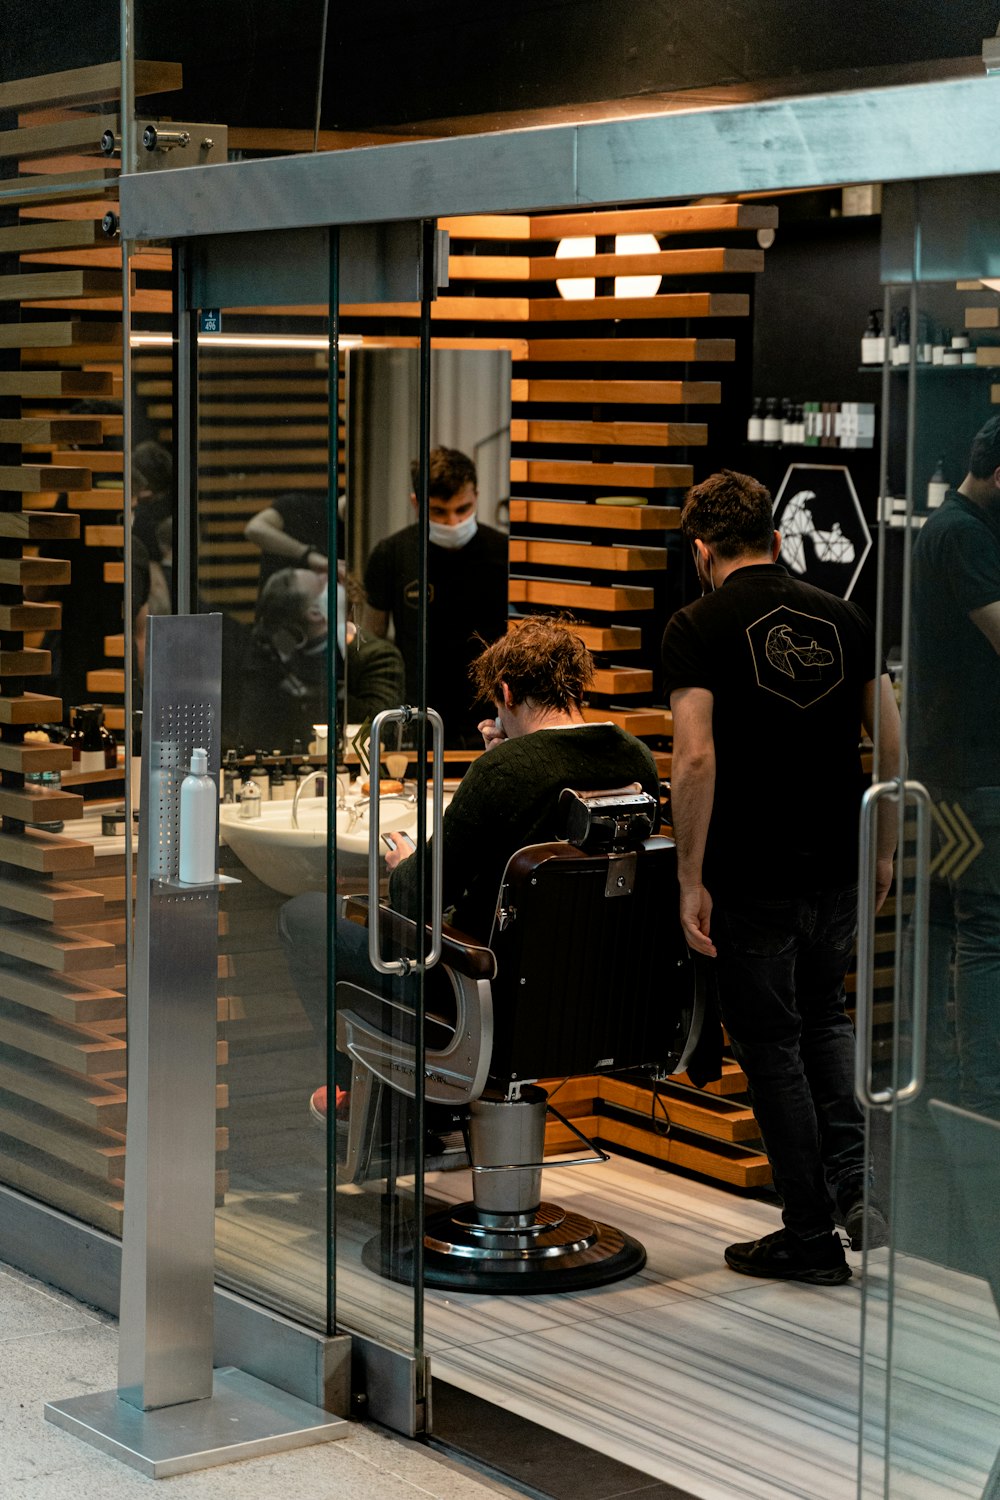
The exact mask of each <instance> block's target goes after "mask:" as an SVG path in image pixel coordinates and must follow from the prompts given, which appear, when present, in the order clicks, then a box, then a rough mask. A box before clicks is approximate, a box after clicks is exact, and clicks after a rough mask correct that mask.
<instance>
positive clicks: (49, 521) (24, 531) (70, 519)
mask: <svg viewBox="0 0 1000 1500" xmlns="http://www.w3.org/2000/svg"><path fill="white" fill-rule="evenodd" d="M2 472H3V471H2V470H0V473H2ZM79 535H80V518H79V516H68V515H62V514H59V515H50V514H49V513H48V512H46V511H38V510H3V511H0V537H2V536H9V537H15V538H16V539H17V540H19V541H25V542H44V541H52V540H62V539H64V538H67V537H69V538H72V537H78V536H79Z"/></svg>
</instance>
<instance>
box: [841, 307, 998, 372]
mask: <svg viewBox="0 0 1000 1500" xmlns="http://www.w3.org/2000/svg"><path fill="white" fill-rule="evenodd" d="M988 347H991V346H990V345H988V344H979V345H976V344H973V342H972V339H971V337H970V335H969V334H968V333H952V331H951V329H950V328H948V327H945V326H943V325H942V326H940V327H939V326H937V325H936V324H934V323H933V322H932V321H931V319H930V318H929V317H928V315H927V314H926V313H923V312H922V313H920V315H919V317H918V320H917V329H916V337H915V339H914V335H913V333H912V331H911V328H910V310H909V308H907V307H901V308H900V309H899V311H898V312H897V314H896V316H895V318H894V319H893V323H892V327H891V329H890V330H889V334H888V337H886V333H885V330H884V328H883V326H882V315H881V313H879V311H878V309H877V308H873V309H872V311H871V312H870V313H869V314H868V322H867V323H866V325H865V331H864V333H863V334H862V335H861V365H860V369H861V372H862V373H863V374H869V373H870V372H872V371H873V370H877V371H879V372H881V370H882V368H883V366H884V365H885V364H886V363H888V364H889V366H890V368H891V369H892V370H893V371H900V372H904V373H905V372H906V371H907V370H909V368H910V365H911V363H912V362H914V361H915V362H916V364H917V365H918V366H919V367H920V370H921V373H923V372H924V371H925V370H928V369H932V370H933V369H940V370H951V371H954V370H973V371H975V370H978V371H981V372H982V373H983V374H986V375H988V374H990V373H991V370H990V366H988V365H984V364H981V363H980V361H979V354H978V351H979V349H980V348H988ZM992 347H994V348H995V347H996V346H995V345H993V346H992Z"/></svg>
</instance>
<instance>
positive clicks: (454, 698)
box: [365, 525, 507, 745]
mask: <svg viewBox="0 0 1000 1500" xmlns="http://www.w3.org/2000/svg"><path fill="white" fill-rule="evenodd" d="M418 563H419V526H417V525H413V526H407V527H406V528H405V529H404V530H403V531H397V532H395V533H394V534H393V535H392V536H389V537H386V538H385V540H384V541H382V542H379V544H378V546H377V547H375V548H374V550H373V551H372V555H371V557H370V558H369V559H368V566H367V568H366V569H365V593H366V594H367V596H368V602H369V604H370V605H371V606H372V608H373V609H378V610H383V611H385V612H386V613H387V614H391V616H392V621H393V627H394V630H395V633H396V645H397V646H398V647H399V649H400V651H401V652H402V653H403V663H404V665H405V667H406V692H407V697H408V699H409V701H410V702H411V703H415V702H416V701H417V660H418V651H417V610H418V605H419V601H420V589H419V583H418V576H417V575H418ZM427 581H428V607H427V630H428V649H427V702H428V704H429V705H430V707H431V708H436V709H437V711H438V713H439V714H440V715H441V717H442V718H443V720H444V729H445V743H446V744H447V745H462V744H463V743H472V744H481V743H482V741H481V739H480V738H479V736H478V734H477V732H476V725H477V723H478V722H479V720H480V719H482V718H484V717H485V715H486V714H487V713H489V712H491V711H492V710H491V705H489V704H486V705H482V704H479V705H476V704H474V703H473V702H472V687H471V685H470V683H469V663H470V662H471V661H473V659H474V658H475V657H476V656H478V655H479V652H480V650H481V649H482V647H481V646H480V644H479V641H478V640H477V639H476V637H477V636H481V637H482V639H483V640H484V641H487V642H490V641H495V640H496V639H497V637H498V636H501V635H503V634H504V633H505V632H506V630H507V538H506V537H505V536H504V535H503V533H502V532H499V531H494V530H493V528H492V527H490V526H482V525H480V526H479V527H478V528H477V530H476V534H475V536H474V537H473V538H472V540H471V541H470V542H467V543H466V545H465V546H464V547H456V548H455V549H453V550H451V549H449V548H447V547H437V546H435V545H434V544H433V543H432V544H431V545H430V546H429V547H428V580H427Z"/></svg>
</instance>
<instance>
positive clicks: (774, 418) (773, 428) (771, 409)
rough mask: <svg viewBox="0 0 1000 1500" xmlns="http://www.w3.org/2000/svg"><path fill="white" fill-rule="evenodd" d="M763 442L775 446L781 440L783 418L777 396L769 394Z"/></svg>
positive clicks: (765, 408) (766, 402) (765, 407)
mask: <svg viewBox="0 0 1000 1500" xmlns="http://www.w3.org/2000/svg"><path fill="white" fill-rule="evenodd" d="M762 441H763V442H765V443H767V444H768V445H769V446H771V447H775V446H776V445H777V444H778V443H780V442H781V418H780V417H779V415H778V398H777V396H768V398H767V400H766V401H765V403H764V436H763V439H762Z"/></svg>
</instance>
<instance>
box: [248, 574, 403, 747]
mask: <svg viewBox="0 0 1000 1500" xmlns="http://www.w3.org/2000/svg"><path fill="white" fill-rule="evenodd" d="M341 569H342V565H341ZM341 569H338V578H337V583H336V590H335V594H334V599H335V602H336V609H337V616H336V648H337V655H338V661H337V684H338V696H339V698H340V700H341V701H340V706H339V715H340V717H341V719H342V721H343V722H346V723H350V724H357V723H361V722H363V721H364V720H365V719H366V718H368V717H369V716H373V715H375V714H377V713H378V712H379V710H380V709H383V708H391V707H393V706H395V705H396V704H398V703H400V702H401V701H402V695H403V661H402V657H401V656H400V654H399V651H398V650H397V648H396V647H395V646H394V645H393V644H392V642H391V641H384V640H380V639H379V638H378V637H377V636H372V635H368V634H366V633H365V632H364V631H362V630H360V629H359V628H358V626H357V625H356V624H355V622H354V620H353V619H351V618H350V616H351V614H352V613H353V607H352V606H353V604H354V603H357V602H358V601H359V599H360V597H361V593H360V589H359V588H358V586H357V584H356V583H355V581H354V580H353V579H350V578H348V577H346V576H345V575H344V574H343V573H342V571H341ZM328 612H329V584H328V580H327V575H326V574H322V573H317V572H314V571H313V570H312V569H311V568H282V569H280V570H279V571H278V572H277V573H274V574H273V575H272V576H271V577H270V578H269V579H268V580H267V583H266V584H265V585H264V588H263V589H262V590H261V595H260V598H259V600H258V601H257V612H256V617H255V620H254V626H253V633H252V636H251V642H250V648H249V652H248V655H247V658H246V661H245V664H244V671H243V674H242V677H243V680H242V690H241V703H240V718H239V738H240V739H241V740H242V741H243V742H244V743H245V744H248V745H254V744H256V745H263V746H265V747H266V748H267V749H269V750H272V749H279V750H285V751H287V750H290V749H291V748H292V746H293V744H294V742H295V741H296V740H301V742H302V743H303V744H308V742H309V740H310V739H311V737H312V725H313V724H319V723H324V722H326V721H327V719H328V702H327V661H326V653H327V647H328V642H329V625H328V620H327V616H328ZM345 668H346V670H345ZM345 678H346V703H345V702H344V701H343V700H344V693H345Z"/></svg>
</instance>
